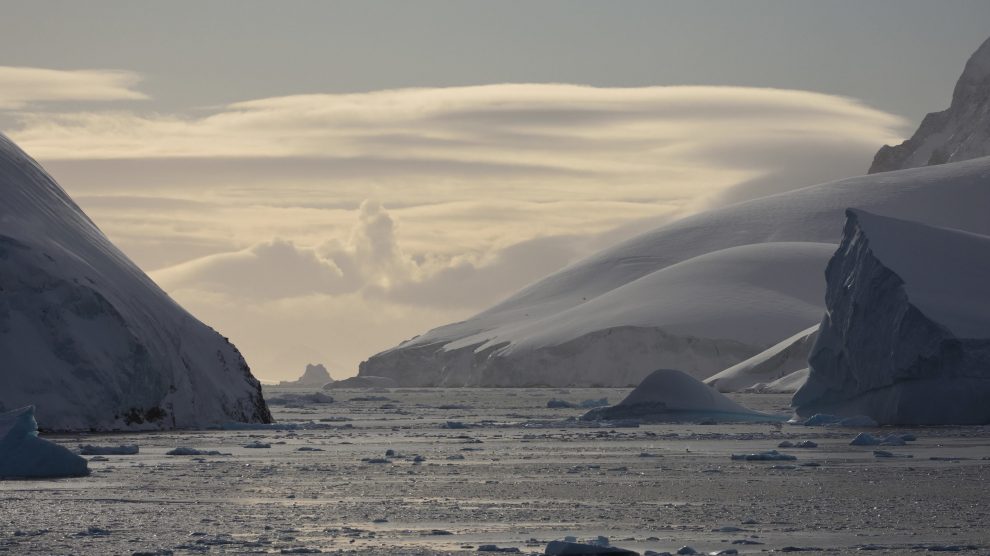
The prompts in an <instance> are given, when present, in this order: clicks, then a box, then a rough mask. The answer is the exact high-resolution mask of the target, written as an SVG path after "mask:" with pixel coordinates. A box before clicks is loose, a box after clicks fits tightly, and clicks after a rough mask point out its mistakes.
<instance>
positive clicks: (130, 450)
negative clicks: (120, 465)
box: [79, 444, 140, 456]
mask: <svg viewBox="0 0 990 556" xmlns="http://www.w3.org/2000/svg"><path fill="white" fill-rule="evenodd" d="M139 450H140V448H139V447H138V445H137V444H121V445H120V446H94V445H92V444H85V445H82V446H79V454H80V455H83V456H133V455H135V454H137V453H138V451H139Z"/></svg>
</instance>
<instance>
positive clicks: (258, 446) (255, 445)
mask: <svg viewBox="0 0 990 556" xmlns="http://www.w3.org/2000/svg"><path fill="white" fill-rule="evenodd" d="M244 447H245V448H253V449H256V450H257V449H263V448H271V447H272V445H271V444H269V443H267V442H261V441H260V440H255V441H252V442H248V443H247V444H245V445H244Z"/></svg>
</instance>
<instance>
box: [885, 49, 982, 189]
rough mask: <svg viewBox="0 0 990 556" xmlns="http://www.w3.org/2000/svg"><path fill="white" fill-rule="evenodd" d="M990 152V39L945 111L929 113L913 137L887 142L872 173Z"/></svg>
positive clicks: (973, 59)
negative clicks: (896, 143) (891, 142)
mask: <svg viewBox="0 0 990 556" xmlns="http://www.w3.org/2000/svg"><path fill="white" fill-rule="evenodd" d="M987 155H990V39H987V40H986V42H984V43H983V44H982V45H981V46H980V48H979V49H977V51H976V52H975V53H974V54H973V55H972V56H971V57H970V59H969V61H968V62H966V67H965V69H964V70H963V73H962V76H960V77H959V81H957V82H956V87H955V89H954V90H953V92H952V103H951V104H950V105H949V108H948V109H946V110H943V111H942V112H932V113H931V114H928V115H927V116H925V119H924V120H922V122H921V126H920V127H918V130H917V131H916V132H915V133H914V135H912V136H911V138H910V139H908V140H907V141H905V142H903V143H901V144H900V145H897V146H895V147H891V146H888V145H884V146H883V148H881V149H880V150H879V151H878V152H877V154H876V157H874V159H873V165H872V166H870V173H871V174H872V173H875V172H889V171H891V170H902V169H904V168H915V167H918V166H926V165H932V164H945V163H946V162H958V161H961V160H969V159H971V158H977V157H981V156H987Z"/></svg>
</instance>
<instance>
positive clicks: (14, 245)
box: [0, 134, 271, 431]
mask: <svg viewBox="0 0 990 556" xmlns="http://www.w3.org/2000/svg"><path fill="white" fill-rule="evenodd" d="M0 291H2V292H3V295H2V296H0V361H3V364H2V365H0V409H2V408H14V407H24V406H28V405H33V406H35V407H36V408H37V421H38V424H39V426H40V427H41V428H42V429H43V430H61V431H90V430H100V431H104V430H161V429H175V428H202V427H205V426H210V425H220V424H221V423H224V422H227V421H242V422H270V421H271V414H270V413H269V411H268V407H267V406H266V405H265V401H264V398H263V397H262V392H261V384H260V383H259V382H258V380H257V379H255V377H254V376H252V375H251V370H250V369H249V368H248V365H247V363H246V362H245V361H244V358H243V357H241V354H240V352H239V351H238V350H237V348H236V347H234V345H233V344H231V343H230V341H228V340H227V338H225V337H223V336H221V335H220V334H218V333H217V332H216V331H215V330H213V329H212V328H210V327H209V326H207V325H205V324H203V323H202V322H200V321H199V320H197V319H196V318H195V317H193V316H192V315H191V314H189V313H188V312H186V310H185V309H183V308H182V307H180V306H179V305H178V304H176V303H175V301H173V300H172V299H171V298H170V297H169V296H168V295H167V294H166V293H165V292H164V291H162V290H161V289H160V288H159V287H158V286H157V285H156V284H155V283H154V282H153V281H152V280H151V279H150V278H148V276H147V275H145V273H144V272H142V271H141V270H140V269H139V268H138V267H137V266H136V265H135V264H134V263H133V262H132V261H131V260H130V259H128V258H127V256H126V255H124V253H122V252H121V251H120V250H119V249H117V247H115V246H114V245H113V244H112V243H111V242H110V240H109V239H107V237H106V236H105V235H104V234H103V232H101V231H100V230H99V228H97V227H96V225H95V224H94V223H93V222H92V221H91V220H90V219H89V218H88V217H87V216H86V215H85V214H84V213H83V211H82V210H81V209H80V208H79V207H78V206H77V205H76V203H75V202H73V200H72V199H71V198H70V197H69V196H68V195H67V194H66V193H65V191H64V190H63V189H62V188H61V187H60V186H59V185H58V184H57V183H56V182H55V180H54V179H52V177H51V176H49V175H48V173H47V172H45V170H44V169H43V168H42V167H41V166H40V165H38V163H37V162H35V161H34V160H32V159H31V158H30V157H29V156H28V155H27V154H25V153H24V152H23V151H21V150H20V149H19V148H18V147H17V146H16V145H14V143H12V142H11V141H10V140H9V139H7V138H6V137H5V136H3V135H2V134H0Z"/></svg>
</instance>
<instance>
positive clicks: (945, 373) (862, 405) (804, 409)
mask: <svg viewBox="0 0 990 556" xmlns="http://www.w3.org/2000/svg"><path fill="white" fill-rule="evenodd" d="M986 206H990V205H985V207H986ZM826 282H827V284H828V286H827V291H826V300H825V302H826V307H827V310H826V312H825V317H824V319H823V320H822V323H821V331H820V333H819V336H818V341H817V342H816V343H815V346H814V348H813V349H812V353H811V356H810V357H809V364H810V368H811V371H810V374H809V376H808V380H807V382H806V383H805V385H804V386H803V387H802V388H801V389H800V390H798V392H797V393H796V394H795V395H794V398H793V405H794V407H795V408H796V410H797V412H798V414H799V415H811V414H814V413H832V414H837V415H867V416H869V417H872V418H873V419H874V420H876V421H877V422H879V423H880V424H904V425H935V424H986V423H990V404H988V403H987V400H988V399H990V237H988V236H985V235H978V234H972V233H967V232H962V231H958V230H953V229H947V228H939V227H934V226H927V225H924V224H919V223H916V222H909V221H905V220H900V219H896V218H889V217H883V216H878V215H875V214H870V213H868V212H865V211H862V210H849V211H848V212H847V220H846V224H845V228H844V230H843V238H842V243H841V245H840V246H839V249H838V251H836V253H835V256H834V257H832V259H831V261H829V264H828V267H827V270H826Z"/></svg>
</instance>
